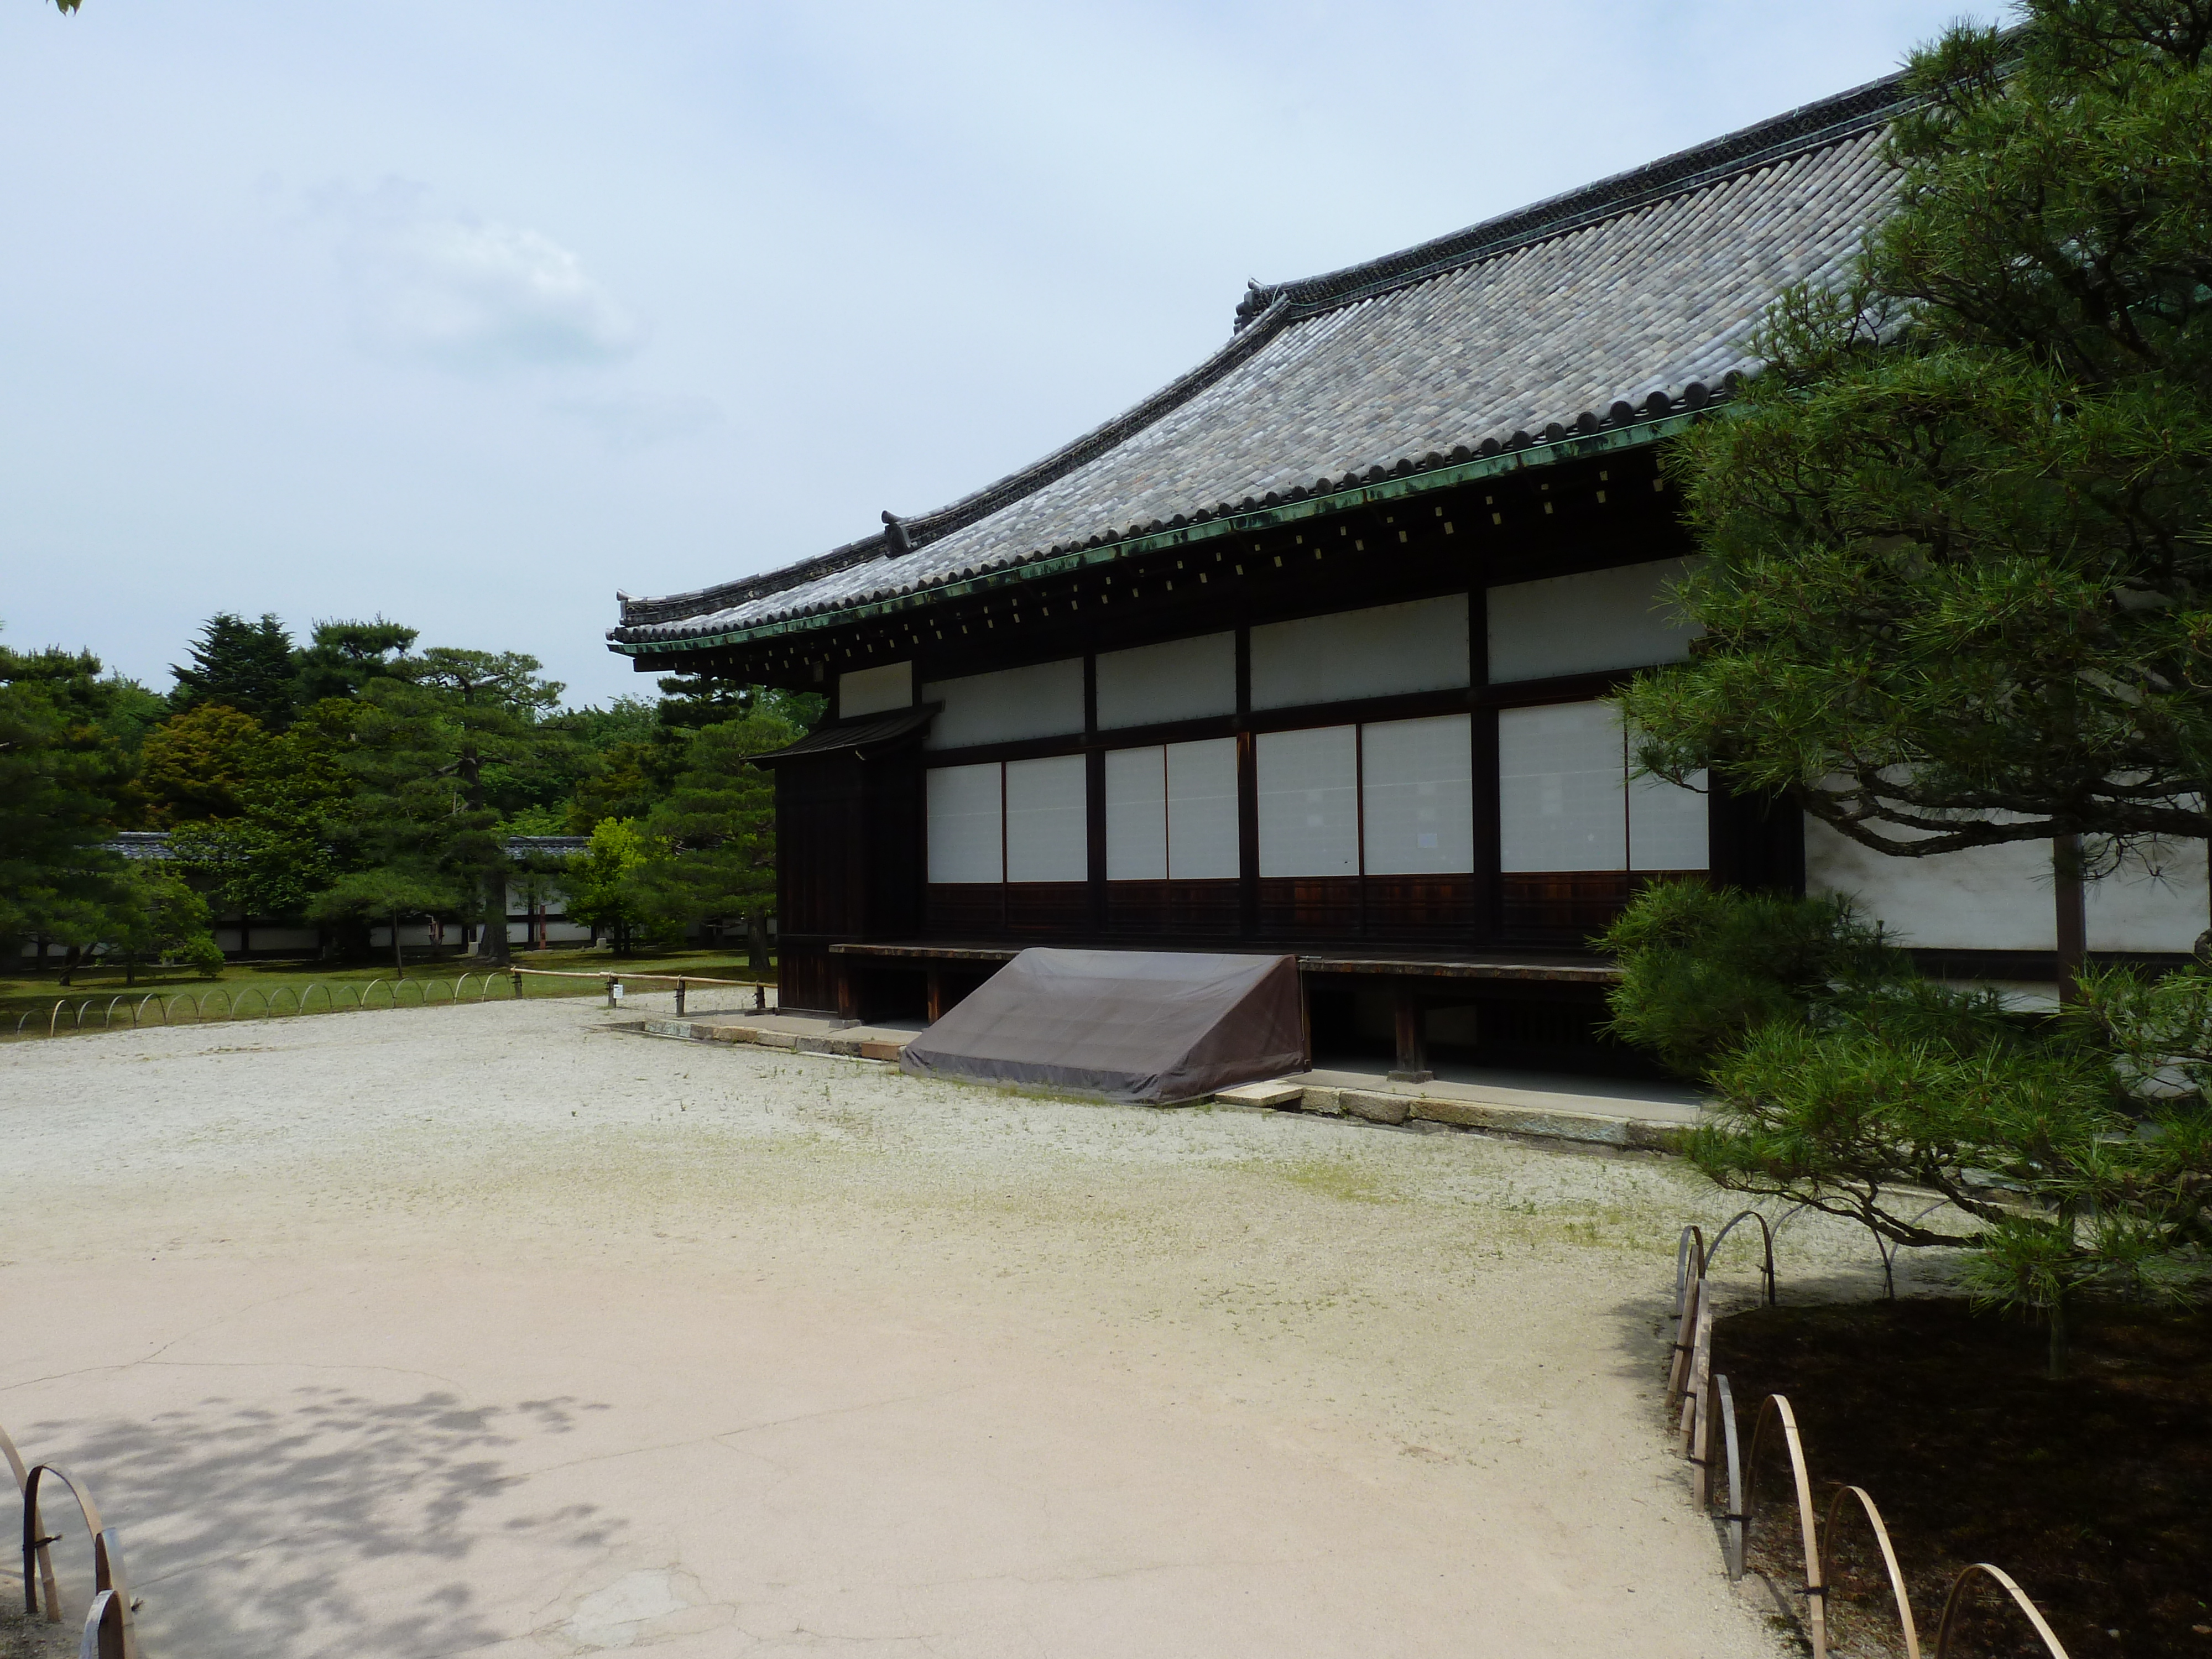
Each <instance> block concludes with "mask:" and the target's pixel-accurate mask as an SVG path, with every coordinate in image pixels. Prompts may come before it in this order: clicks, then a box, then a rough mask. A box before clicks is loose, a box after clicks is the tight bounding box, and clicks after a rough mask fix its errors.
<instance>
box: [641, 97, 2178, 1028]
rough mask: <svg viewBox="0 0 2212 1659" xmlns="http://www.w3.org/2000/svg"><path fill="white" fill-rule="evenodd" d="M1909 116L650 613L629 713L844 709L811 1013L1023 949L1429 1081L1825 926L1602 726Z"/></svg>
mask: <svg viewBox="0 0 2212 1659" xmlns="http://www.w3.org/2000/svg"><path fill="white" fill-rule="evenodd" d="M1900 96H1901V93H1900V89H1899V85H1898V83H1897V82H1894V81H1885V82H1877V83H1875V84H1873V85H1870V86H1868V87H1864V88H1859V89H1857V90H1856V91H1853V92H1850V93H1846V94H1843V95H1841V96H1839V97H1836V98H1832V99H1830V100H1826V101H1825V102H1822V103H1819V104H1814V105H1811V106H1807V107H1805V108H1802V109H1799V110H1795V111H1792V112H1790V113H1788V114H1786V115H1783V116H1780V117H1778V118H1775V119H1773V120H1771V121H1767V122H1765V123H1762V124H1761V125H1758V126H1755V127H1751V128H1748V129H1747V130H1745V131H1741V132H1737V133H1734V134H1731V135H1729V137H1724V138H1721V139H1718V140H1717V141H1715V142H1713V143H1708V144H1705V145H1701V146H1699V148H1697V149H1690V150H1686V151H1684V152H1682V153H1680V154H1679V155H1673V156H1669V157H1668V158H1667V159H1665V160H1663V161H1657V162H1655V163H1653V164H1652V165H1650V166H1649V167H1642V168H1639V169H1638V170H1636V171H1634V172H1632V173H1624V174H1621V175H1620V176H1618V177H1616V178H1612V179H1606V180H1603V181H1602V182H1601V183H1598V184H1595V185H1589V186H1588V187H1587V188H1584V189H1582V190H1578V191H1572V192H1571V193H1569V194H1566V195H1564V196H1559V197H1553V199H1551V200H1549V201H1545V202H1541V203H1538V204H1536V205H1534V206H1533V207H1529V208H1527V209H1524V210H1521V211H1519V212H1516V213H1512V214H1509V215H1506V216H1504V217H1501V218H1497V219H1492V220H1489V221H1487V222H1484V223H1481V224H1479V225H1476V226H1474V227H1473V228H1469V229H1466V230H1462V231H1460V232H1457V233H1455V234H1452V235H1449V236H1445V237H1442V238H1439V239H1438V240H1435V241H1431V242H1427V243H1424V244H1422V245H1421V246H1417V247H1413V248H1408V249H1406V250H1405V251H1403V252H1397V253H1393V254H1390V255H1389V256H1387V257H1385V258H1380V259H1376V260H1374V261H1372V262H1370V263H1369V264H1362V265H1357V266H1353V267H1351V268H1349V269H1347V270H1338V271H1333V272H1330V273H1328V275H1326V276H1316V277H1311V278H1308V279H1306V280H1304V281H1301V282H1291V283H1279V284H1277V285H1274V286H1271V287H1261V286H1257V285H1255V286H1254V287H1253V288H1252V289H1250V291H1249V292H1248V293H1247V294H1246V295H1244V296H1243V301H1242V302H1241V303H1239V304H1238V305H1237V309H1236V316H1235V319H1234V329H1233V331H1232V332H1231V336H1230V337H1229V339H1228V341H1227V342H1226V343H1225V344H1224V345H1223V347H1222V348H1221V349H1220V350H1219V351H1218V352H1217V353H1215V354H1214V355H1213V356H1212V357H1211V358H1209V359H1208V360H1207V361H1206V362H1203V363H1201V364H1200V365H1199V366H1198V367H1197V368H1194V369H1193V370H1191V371H1190V372H1189V373H1188V374H1185V375H1184V376H1183V377H1182V379H1180V380H1176V381H1175V382H1174V383H1173V384H1172V385H1170V386H1166V387H1164V389H1163V390H1161V391H1160V392H1158V393H1157V394H1156V395H1154V396H1153V397H1152V398H1148V399H1146V401H1145V402H1143V403H1142V404H1139V405H1138V406H1137V407H1136V408H1134V409H1132V410H1129V411H1128V412H1127V413H1126V414H1124V415H1121V416H1118V417H1117V418H1115V419H1114V420H1112V421H1109V422H1107V423H1106V424H1105V425H1103V426H1101V427H1100V428H1097V430H1095V431H1092V432H1090V433H1087V434H1085V435H1083V436H1082V437H1080V438H1078V439H1077V440H1075V441H1073V442H1072V443H1070V444H1068V445H1067V446H1066V447H1064V448H1061V449H1060V450H1057V451H1055V452H1054V453H1052V454H1050V455H1048V456H1047V457H1045V459H1042V460H1041V461H1039V462H1037V463H1036V465H1033V466H1030V467H1029V468H1026V469H1025V470H1024V471H1020V472H1018V473H1015V474H1014V475H1012V476H1011V477H1006V478H1003V479H1000V481H998V482H997V483H993V484H990V485H988V486H987V487H986V488H984V489H979V490H977V491H976V492H975V493H974V494H973V495H968V496H965V497H963V499H961V500H959V501H954V502H953V503H951V505H950V506H948V507H943V508H941V509H939V511H936V512H933V513H920V514H916V515H915V516H913V517H909V518H900V517H896V516H894V515H893V514H890V513H884V515H883V523H882V525H881V526H880V527H879V528H878V529H876V530H874V531H872V532H871V533H869V534H868V535H866V536H865V537H863V538H860V539H859V540H856V541H854V542H850V543H848V544H846V545H844V546H842V547H839V548H836V549H834V550H831V551H829V552H828V553H825V554H823V555H822V556H819V557H816V558H812V559H809V560H807V561H805V562H801V563H799V564H794V565H791V566H789V567H787V568H783V569H780V570H776V571H773V572H770V573H769V574H764V575H760V576H755V577H750V578H746V579H744V580H738V581H733V582H730V583H726V584H724V585H722V586H717V587H713V588H709V589H707V590H704V591H702V592H693V593H682V594H676V595H673V596H671V597H668V598H664V599H632V598H629V597H627V596H624V597H623V599H622V600H621V605H622V618H621V625H620V626H619V627H617V628H616V629H614V630H613V631H612V632H611V635H610V640H611V645H612V648H613V649H614V650H616V651H617V652H620V653H623V654H625V655H628V656H629V657H630V658H631V659H632V660H633V662H634V664H635V666H636V667H637V668H638V669H639V670H641V671H647V672H655V673H666V672H670V671H687V672H690V671H708V672H712V673H715V674H719V675H726V676H729V677H732V678H738V679H740V680H745V681H758V682H764V683H767V684H775V685H780V686H787V687H790V688H793V689H796V690H811V691H819V692H821V693H823V694H824V695H825V696H827V697H828V698H829V717H828V719H827V720H826V721H825V723H824V724H823V726H822V727H821V728H820V729H819V730H817V732H814V733H813V734H811V736H809V737H808V738H805V740H804V741H802V742H800V743H798V744H794V745H793V746H792V747H791V748H789V749H787V750H783V751H781V754H779V755H777V756H775V757H770V759H771V760H772V762H773V763H774V764H775V773H776V785H777V812H778V825H779V848H780V859H781V963H782V969H781V971H782V991H783V997H784V1000H785V1003H786V1005H787V1006H793V1007H810V1008H822V1009H836V1010H839V1011H842V1012H845V1013H847V1014H848V1015H858V1016H867V1017H881V1016H884V1015H888V1014H891V1013H899V1012H907V1013H921V1012H930V1013H931V1014H934V1013H935V1012H938V1011H939V1010H940V1009H941V1008H943V1007H944V1006H946V1005H947V1003H948V1002H949V1001H950V1000H952V999H956V998H957V996H958V995H959V994H962V992H963V989H964V988H965V987H969V986H971V985H973V984H974V983H975V982H978V981H980V979H981V977H983V976H984V975H987V973H988V972H990V971H992V970H993V969H994V968H995V967H996V966H997V965H998V964H999V963H1000V962H1003V961H1004V960H1005V959H1006V957H1009V956H1010V955H1011V954H1012V953H1013V952H1014V951H1018V950H1019V949H1021V948H1022V947H1023V946H1024V945H1030V944H1060V945H1074V944H1085V945H1116V944H1121V945H1132V946H1133V945H1145V946H1147V947H1152V948H1158V946H1160V945H1162V944H1164V943H1167V944H1178V943H1179V944H1184V945H1189V946H1191V947H1194V948H1198V947H1203V948H1212V949H1261V948H1264V949H1269V950H1280V951H1295V952H1296V953H1297V956H1298V957H1299V958H1300V963H1301V968H1302V969H1303V971H1304V976H1305V981H1306V985H1307V988H1308V993H1309V997H1310V1002H1311V1006H1312V1009H1313V1019H1314V1024H1315V1027H1316V1033H1317V1036H1318V1037H1319V1039H1320V1040H1321V1041H1322V1042H1323V1043H1324V1044H1326V1043H1328V1042H1329V1041H1330V1040H1331V1038H1332V1036H1349V1035H1352V1034H1357V1033H1359V1032H1364V1033H1366V1034H1367V1035H1368V1036H1369V1037H1370V1039H1371V1038H1374V1037H1377V1036H1382V1037H1388V1036H1390V1035H1392V1034H1394V1033H1395V1038H1396V1048H1397V1054H1398V1065H1399V1066H1400V1067H1401V1069H1409V1070H1410V1069H1418V1068H1419V1067H1420V1066H1422V1064H1423V1060H1422V1054H1421V1050H1422V1047H1423V1043H1424V1041H1425V1039H1431V1038H1433V1039H1435V1040H1437V1041H1439V1042H1474V1043H1478V1044H1479V1045H1480V1047H1481V1048H1483V1049H1484V1050H1486V1051H1487V1052H1488V1053H1489V1054H1492V1055H1493V1056H1496V1057H1498V1058H1510V1057H1514V1056H1516V1055H1525V1054H1529V1053H1530V1052H1532V1051H1540V1050H1547V1049H1549V1050H1554V1051H1556V1050H1557V1049H1559V1048H1562V1047H1573V1046H1575V1045H1577V1043H1578V1042H1582V1041H1583V1040H1584V1039H1585V1038H1586V1036H1587V1034H1588V1032H1589V1029H1590V1027H1591V1024H1592V1022H1593V1020H1594V1018H1595V1016H1596V1013H1597V1010H1598V1006H1599V998H1600V994H1601V978H1602V972H1601V969H1600V967H1599V966H1598V964H1596V963H1595V961H1594V960H1593V959H1592V958H1591V957H1589V956H1588V955H1587V954H1586V951H1587V941H1588V939H1589V935H1590V933H1592V932H1593V931H1594V930H1595V929H1597V928H1599V927H1602V926H1603V925H1604V924H1605V923H1606V922H1607V920H1608V919H1609V918H1611V917H1612V916H1613V915H1614V914H1615V913H1616V912H1617V911H1618V910H1619V909H1620V907H1621V905H1622V904H1623V903H1624V902H1626V899H1627V898H1628V896H1630V894H1631V893H1632V891H1633V890H1635V889H1636V888H1637V886H1638V884H1641V883H1644V882H1648V881H1650V880H1651V879H1653V878H1656V877H1661V876H1667V875H1689V876H1692V877H1696V878H1704V879H1714V880H1724V881H1728V882H1731V883H1735V884H1747V885H1761V886H1779V887H1784V888H1799V887H1802V885H1803V884H1805V882H1806V879H1807V872H1806V860H1807V845H1808V843H1807V837H1806V834H1805V830H1804V826H1803V824H1802V820H1801V818H1800V817H1799V815H1798V814H1797V813H1796V811H1794V810H1790V809H1783V808H1778V807H1775V806H1773V805H1771V804H1770V803H1766V802H1763V801H1757V800H1744V799H1734V798H1731V797H1730V796H1729V794H1728V793H1726V792H1725V791H1723V790H1719V789H1715V790H1712V791H1711V792H1710V793H1702V792H1693V791H1690V790H1684V789H1680V788H1675V787H1671V786H1668V785H1665V784H1662V783H1659V782H1656V781H1650V780H1638V779H1635V778H1632V776H1631V775H1630V767H1629V761H1628V757H1627V754H1626V744H1625V741H1624V737H1623V733H1622V732H1621V730H1620V726H1619V724H1618V723H1617V721H1616V720H1615V719H1614V717H1613V714H1612V712H1611V710H1610V708H1608V706H1607V704H1606V703H1605V702H1602V701H1601V699H1602V698H1603V697H1604V696H1606V695H1607V693H1608V692H1609V691H1610V690H1612V689H1613V687H1614V686H1615V685H1617V684H1620V682H1621V681H1622V680H1623V679H1624V678H1626V676H1627V675H1628V674H1630V673H1631V672H1632V671H1635V670H1637V669H1638V668H1642V667H1646V666H1650V665H1657V664H1661V663H1664V662H1667V661H1669V660H1674V659H1680V657H1682V656H1683V655H1684V654H1686V652H1687V650H1688V648H1689V640H1688V639H1687V638H1686V636H1685V635H1684V634H1683V633H1681V632H1680V630H1679V629H1677V627H1676V626H1675V625H1674V623H1673V621H1672V620H1671V618H1670V616H1669V614H1668V609H1667V607H1666V606H1665V605H1663V604H1662V602H1661V600H1660V598H1659V595H1660V589H1661V585H1662V583H1663V582H1664V581H1666V580H1668V578H1670V577H1671V576H1673V575H1674V574H1676V573H1677V572H1679V571H1680V569H1681V568H1682V562H1683V560H1684V559H1685V558H1686V557H1687V556H1689V555H1690V554H1691V552H1692V548H1691V545H1690V544H1689V541H1688V539H1687V538H1686V533H1685V532H1684V530H1683V527H1682V526H1681V524H1680V517H1679V510H1678V503H1677V501H1676V500H1675V497H1674V492H1673V490H1672V489H1671V488H1670V486H1669V483H1668V479H1667V477H1666V475H1665V473H1664V471H1662V468H1661V465H1660V454H1661V450H1662V446H1663V445H1664V444H1665V442H1666V441H1667V440H1668V438H1669V437H1670V436H1671V435H1674V434H1675V433H1678V432H1680V431H1681V430H1682V429H1683V428H1685V427H1686V425H1687V424H1688V423H1689V422H1694V421H1696V420H1699V418H1701V417H1702V416H1703V415H1704V414H1705V411H1707V410H1709V409H1711V407H1712V406H1713V405H1714V404H1715V403H1716V401H1717V400H1718V399H1720V398H1724V397H1725V395H1726V392H1727V390H1728V388H1729V385H1730V383H1731V381H1732V380H1733V379H1734V378H1735V377H1736V376H1738V375H1740V374H1747V373H1750V372H1753V371H1754V370H1755V369H1756V368H1757V365H1756V363H1755V362H1753V360H1752V359H1751V357H1750V356H1749V351H1750V343H1751V336H1752V334H1753V329H1754V327H1755V325H1756V323H1757V320H1758V319H1759V315H1760V313H1762V311H1763V310H1764V309H1765V307H1766V306H1767V304H1768V303H1769V302H1770V301H1771V300H1772V299H1773V298H1774V297H1775V295H1777V294H1778V292H1779V291H1780V290H1781V289H1783V288H1784V287H1785V286H1786V285H1788V284H1790V283H1795V282H1798V281H1802V280H1807V279H1811V280H1815V281H1818V280H1821V279H1824V278H1827V277H1831V276H1835V275H1837V274H1838V273H1839V272H1840V271H1841V270H1843V268H1844V264H1845V263H1846V262H1847V261H1848V259H1849V258H1850V256H1851V255H1852V253H1853V252H1854V251H1855V250H1856V248H1857V245H1858V242H1859V240H1860V238H1861V236H1862V234H1863V232H1864V231H1865V229H1866V228H1868V227H1869V225H1870V224H1871V223H1872V222H1874V221H1875V219H1876V218H1877V216H1879V215H1880V213H1881V209H1882V205H1883V203H1884V201H1885V200H1886V198H1887V193H1888V191H1890V189H1891V187H1892V176H1891V174H1890V173H1889V172H1888V170H1887V168H1886V167H1885V166H1884V164H1883V162H1882V161H1881V155H1880V137H1881V128H1882V125H1883V123H1884V121H1885V120H1886V118H1888V117H1889V116H1890V115H1892V114H1893V112H1894V111H1895V110H1896V108H1897V107H1898V103H1899V98H1900ZM1816 850H1817V849H1816ZM1829 854H1833V849H1829ZM1823 855H1824V856H1825V855H1828V854H1823ZM1844 856H1846V861H1847V862H1848V857H1847V855H1844ZM1854 867H1856V866H1854ZM2200 908H2201V907H2200ZM2049 909H2050V907H2049V904H2048V902H2047V901H2046V902H2044V903H2043V904H2042V906H2041V914H2042V915H2044V916H2045V917H2047V916H2048V915H2049ZM2047 949H2048V947H2047V945H2046V946H2045V950H2046V951H2047Z"/></svg>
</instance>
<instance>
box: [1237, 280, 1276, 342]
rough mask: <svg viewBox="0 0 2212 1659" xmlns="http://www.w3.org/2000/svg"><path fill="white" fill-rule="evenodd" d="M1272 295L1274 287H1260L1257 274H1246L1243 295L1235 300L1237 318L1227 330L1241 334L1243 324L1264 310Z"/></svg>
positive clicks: (1273, 294) (1273, 295)
mask: <svg viewBox="0 0 2212 1659" xmlns="http://www.w3.org/2000/svg"><path fill="white" fill-rule="evenodd" d="M1274 297H1275V291H1274V289H1269V288H1261V286H1260V279H1259V278H1258V277H1257V276H1247V277H1246V278H1245V279H1244V297H1243V299H1241V300H1239V301H1237V320H1236V321H1235V322H1234V323H1232V324H1231V325H1230V329H1229V331H1230V332H1231V334H1242V333H1243V331H1244V328H1245V325H1247V324H1248V323H1249V322H1250V321H1251V320H1252V319H1254V318H1255V317H1257V316H1258V315H1259V314H1260V313H1261V312H1263V311H1265V310H1266V309H1267V302H1268V301H1271V300H1273V298H1274Z"/></svg>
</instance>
